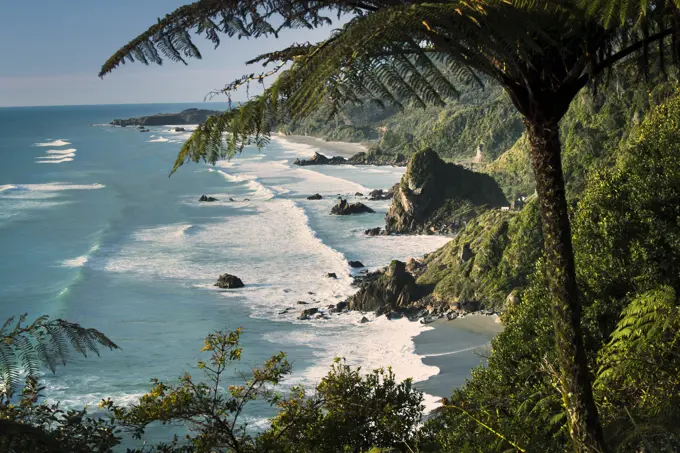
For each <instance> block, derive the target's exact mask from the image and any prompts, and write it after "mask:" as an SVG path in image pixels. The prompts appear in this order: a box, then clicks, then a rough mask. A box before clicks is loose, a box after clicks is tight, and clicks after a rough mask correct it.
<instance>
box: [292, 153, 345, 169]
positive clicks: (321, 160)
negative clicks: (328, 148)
mask: <svg viewBox="0 0 680 453" xmlns="http://www.w3.org/2000/svg"><path fill="white" fill-rule="evenodd" d="M345 163H347V159H345V158H344V157H340V156H335V157H330V158H329V157H326V156H324V155H323V154H321V153H314V155H313V156H312V157H311V158H309V159H295V162H293V165H299V166H301V167H304V166H306V165H340V164H345Z"/></svg>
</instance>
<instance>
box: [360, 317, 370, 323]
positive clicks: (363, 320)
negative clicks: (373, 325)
mask: <svg viewBox="0 0 680 453" xmlns="http://www.w3.org/2000/svg"><path fill="white" fill-rule="evenodd" d="M359 322H360V323H361V324H366V323H367V322H369V320H368V318H367V317H366V316H364V317H362V318H361V321H359Z"/></svg>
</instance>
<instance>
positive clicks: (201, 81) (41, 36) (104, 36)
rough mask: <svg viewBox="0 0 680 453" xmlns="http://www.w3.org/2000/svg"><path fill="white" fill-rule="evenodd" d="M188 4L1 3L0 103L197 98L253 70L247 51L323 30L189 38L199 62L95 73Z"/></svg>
mask: <svg viewBox="0 0 680 453" xmlns="http://www.w3.org/2000/svg"><path fill="white" fill-rule="evenodd" d="M190 1H191V0H186V1H180V0H141V1H140V0H116V1H101V0H60V1H54V0H26V1H23V2H9V1H7V2H0V42H2V50H1V51H0V58H1V59H2V60H1V61H2V63H0V107H7V106H27V105H75V104H128V103H154V102H200V101H202V100H203V98H204V96H205V95H206V94H207V93H208V92H209V91H210V90H212V89H216V88H220V87H222V86H223V85H224V84H225V83H227V82H230V81H232V80H233V79H235V78H237V77H238V76H240V75H242V74H243V73H245V72H256V71H257V70H258V69H259V67H252V68H249V67H247V66H246V65H245V64H244V62H245V61H246V60H248V59H249V58H251V57H252V56H254V55H256V54H260V53H263V52H266V51H268V50H273V49H276V48H279V47H282V46H284V45H285V44H287V43H291V42H304V41H316V40H319V39H322V38H324V37H325V36H326V35H327V34H328V32H329V30H330V29H326V30H312V31H310V30H295V31H292V32H289V33H287V34H286V35H284V36H282V38H281V39H279V40H276V39H267V40H264V39H258V40H240V41H239V40H236V39H228V38H227V37H226V36H225V37H224V39H223V41H222V44H221V45H220V47H219V48H218V49H217V50H212V44H211V43H210V42H208V41H205V40H203V39H201V40H197V41H196V43H197V44H198V46H199V49H200V50H201V53H202V54H203V60H191V61H189V65H188V66H185V65H183V64H181V63H173V62H171V61H166V62H165V63H164V65H163V66H161V67H159V66H145V65H143V64H141V63H134V64H126V65H124V66H122V67H120V68H119V69H118V70H116V71H114V72H113V73H112V74H110V75H109V76H107V77H105V78H104V80H101V79H99V78H98V77H97V73H98V71H99V68H100V67H101V65H102V63H103V62H104V61H106V59H107V58H108V57H109V56H110V55H111V54H113V53H114V52H115V51H116V50H117V49H118V48H120V47H121V46H122V45H124V44H125V43H127V42H128V41H130V40H131V39H132V38H134V37H135V36H137V35H138V34H139V33H141V32H143V31H144V30H146V29H147V28H148V27H149V26H150V25H152V24H153V23H154V22H155V21H156V19H157V18H158V17H162V16H164V15H165V14H166V13H169V12H171V11H172V10H174V9H175V8H176V7H178V6H181V5H182V4H185V3H188V2H190ZM9 5H11V6H9ZM215 100H224V98H218V99H215Z"/></svg>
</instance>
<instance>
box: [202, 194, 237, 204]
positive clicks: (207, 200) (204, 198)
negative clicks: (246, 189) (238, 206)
mask: <svg viewBox="0 0 680 453" xmlns="http://www.w3.org/2000/svg"><path fill="white" fill-rule="evenodd" d="M198 201H202V202H205V203H211V202H213V201H217V198H215V197H206V196H205V195H201V198H199V199H198ZM230 201H234V200H231V198H230Z"/></svg>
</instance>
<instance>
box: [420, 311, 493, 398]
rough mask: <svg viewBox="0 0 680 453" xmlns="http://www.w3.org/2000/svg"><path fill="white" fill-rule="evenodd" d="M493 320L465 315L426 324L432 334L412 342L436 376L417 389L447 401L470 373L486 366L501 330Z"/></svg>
mask: <svg viewBox="0 0 680 453" xmlns="http://www.w3.org/2000/svg"><path fill="white" fill-rule="evenodd" d="M497 319H498V318H497V317H496V316H485V315H468V316H466V317H464V318H462V319H455V320H453V321H448V320H445V319H442V320H437V321H434V322H433V323H431V324H429V325H430V326H432V327H434V329H432V330H428V331H427V332H423V333H422V334H420V335H418V336H417V337H415V338H414V343H415V346H416V354H418V355H420V356H423V362H424V363H425V364H427V365H433V366H436V367H438V368H439V374H438V375H436V376H433V377H431V378H430V379H428V380H427V381H423V382H418V383H416V387H417V388H418V389H419V390H421V391H423V392H425V393H429V394H430V395H435V396H438V397H448V396H450V395H451V393H452V391H453V389H454V388H456V387H460V386H461V385H463V384H464V383H465V380H466V379H468V378H469V377H470V374H471V370H472V369H473V368H475V367H477V366H479V365H481V364H483V363H484V362H485V356H486V355H488V354H489V352H490V347H491V340H492V339H493V337H495V336H496V335H497V334H498V333H499V332H501V331H502V330H503V326H502V325H501V324H499V323H498V322H496V320H497Z"/></svg>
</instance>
